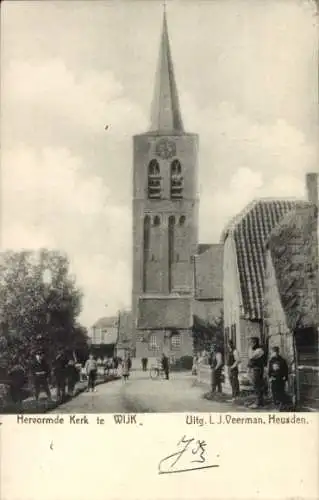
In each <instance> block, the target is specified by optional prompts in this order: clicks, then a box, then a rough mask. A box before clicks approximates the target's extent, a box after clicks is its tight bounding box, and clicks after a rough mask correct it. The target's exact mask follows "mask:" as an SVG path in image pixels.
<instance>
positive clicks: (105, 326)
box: [89, 316, 118, 356]
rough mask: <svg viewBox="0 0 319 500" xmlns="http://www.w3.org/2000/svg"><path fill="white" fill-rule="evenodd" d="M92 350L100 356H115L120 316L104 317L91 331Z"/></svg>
mask: <svg viewBox="0 0 319 500" xmlns="http://www.w3.org/2000/svg"><path fill="white" fill-rule="evenodd" d="M89 336H90V344H91V348H92V350H94V351H96V352H97V353H99V355H108V356H113V354H114V350H115V345H116V343H117V339H118V316H111V317H102V318H100V319H98V320H97V321H96V323H94V325H93V326H92V327H91V329H90V334H89Z"/></svg>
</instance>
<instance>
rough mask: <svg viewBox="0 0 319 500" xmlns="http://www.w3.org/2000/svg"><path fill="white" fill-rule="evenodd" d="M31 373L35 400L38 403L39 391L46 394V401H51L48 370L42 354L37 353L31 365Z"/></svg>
mask: <svg viewBox="0 0 319 500" xmlns="http://www.w3.org/2000/svg"><path fill="white" fill-rule="evenodd" d="M31 373H32V376H33V381H34V388H35V399H36V400H37V401H38V399H39V395H40V391H41V389H42V390H43V391H44V392H45V393H46V395H47V397H48V400H49V401H51V400H52V397H51V392H50V388H49V382H48V379H49V375H50V368H49V365H48V363H47V362H46V360H45V358H44V354H43V352H41V351H38V352H37V353H36V355H35V357H34V359H33V360H32V363H31Z"/></svg>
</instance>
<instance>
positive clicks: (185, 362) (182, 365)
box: [171, 356, 193, 371]
mask: <svg viewBox="0 0 319 500" xmlns="http://www.w3.org/2000/svg"><path fill="white" fill-rule="evenodd" d="M192 366H193V356H181V357H180V358H178V359H176V360H175V362H174V363H172V364H171V370H172V371H184V370H191V369H192Z"/></svg>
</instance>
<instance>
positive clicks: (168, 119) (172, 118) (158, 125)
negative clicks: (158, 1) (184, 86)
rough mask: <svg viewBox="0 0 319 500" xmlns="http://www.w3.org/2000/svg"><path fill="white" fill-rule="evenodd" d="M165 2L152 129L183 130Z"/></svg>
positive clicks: (164, 130) (160, 130) (157, 130)
mask: <svg viewBox="0 0 319 500" xmlns="http://www.w3.org/2000/svg"><path fill="white" fill-rule="evenodd" d="M183 130H184V128H183V121H182V116H181V112H180V107H179V99H178V93H177V86H176V81H175V76H174V67H173V61H172V56H171V49H170V43H169V38H168V29H167V19H166V9H165V4H164V15H163V28H162V39H161V46H160V55H159V61H158V68H157V74H156V81H155V90H154V97H153V104H152V112H151V131H156V132H183Z"/></svg>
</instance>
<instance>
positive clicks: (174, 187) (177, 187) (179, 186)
mask: <svg viewBox="0 0 319 500" xmlns="http://www.w3.org/2000/svg"><path fill="white" fill-rule="evenodd" d="M181 198H183V176H182V166H181V163H180V161H179V160H173V161H172V163H171V199H172V200H180V199H181Z"/></svg>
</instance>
